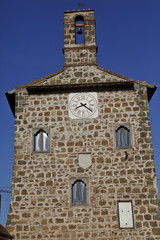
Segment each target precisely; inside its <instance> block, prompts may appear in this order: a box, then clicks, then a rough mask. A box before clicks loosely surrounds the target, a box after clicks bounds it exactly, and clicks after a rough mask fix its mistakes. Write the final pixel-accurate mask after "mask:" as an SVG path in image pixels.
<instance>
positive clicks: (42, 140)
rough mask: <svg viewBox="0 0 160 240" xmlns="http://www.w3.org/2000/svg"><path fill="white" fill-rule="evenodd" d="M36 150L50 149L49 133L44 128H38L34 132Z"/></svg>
mask: <svg viewBox="0 0 160 240" xmlns="http://www.w3.org/2000/svg"><path fill="white" fill-rule="evenodd" d="M34 151H35V152H47V151H48V134H47V133H46V132H45V131H44V130H42V129H41V130H38V131H37V132H36V133H35V134H34Z"/></svg>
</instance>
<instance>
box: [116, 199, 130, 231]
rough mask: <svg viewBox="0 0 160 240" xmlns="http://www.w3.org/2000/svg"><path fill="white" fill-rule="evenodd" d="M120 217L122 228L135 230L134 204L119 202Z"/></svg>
mask: <svg viewBox="0 0 160 240" xmlns="http://www.w3.org/2000/svg"><path fill="white" fill-rule="evenodd" d="M118 216H119V227H120V228H133V209H132V202H131V201H130V202H118Z"/></svg>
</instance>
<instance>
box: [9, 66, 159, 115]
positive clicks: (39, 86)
mask: <svg viewBox="0 0 160 240" xmlns="http://www.w3.org/2000/svg"><path fill="white" fill-rule="evenodd" d="M94 68H95V70H98V71H100V72H103V73H106V74H108V75H110V76H111V77H113V76H114V77H116V78H117V79H118V80H116V81H113V80H112V82H110V81H106V82H103V83H96V84H94V83H92V84H91V83H90V84H88V83H84V84H78V83H75V84H70V83H69V84H67V83H66V84H60V85H57V84H54V85H52V84H49V85H48V84H45V85H44V83H45V82H46V81H48V80H50V79H52V78H54V77H56V76H58V75H59V74H62V73H65V71H66V70H67V69H68V68H63V69H61V70H59V71H57V72H54V73H52V74H50V75H47V76H45V77H43V78H40V79H37V80H35V81H33V82H31V83H28V84H25V85H23V86H17V87H16V88H15V89H13V90H11V91H8V92H6V97H7V100H8V102H9V105H10V107H11V110H12V112H13V114H14V108H15V92H16V90H17V89H21V88H26V89H27V90H30V91H32V92H33V91H42V90H44V89H45V91H46V90H47V89H50V90H51V89H52V91H53V90H58V89H59V90H61V91H60V92H62V91H66V89H67V88H68V89H71V87H72V88H74V89H75V88H76V86H77V87H80V86H81V88H82V89H83V90H84V89H85V85H88V88H89V87H91V88H94V89H95V87H98V88H99V89H100V88H101V89H102V88H103V87H106V86H107V87H109V85H110V86H111V87H113V86H115V87H116V88H117V87H120V85H123V87H124V86H128V84H132V85H133V84H134V83H138V84H140V85H142V86H145V87H146V88H147V93H148V101H150V99H151V98H152V96H153V94H154V92H155V90H156V88H157V86H155V85H152V84H149V83H147V82H145V81H137V80H133V79H131V78H128V77H125V76H123V75H120V74H117V73H114V72H112V71H109V70H107V69H104V68H101V67H98V66H94ZM82 85H84V86H82ZM130 86H131V85H130Z"/></svg>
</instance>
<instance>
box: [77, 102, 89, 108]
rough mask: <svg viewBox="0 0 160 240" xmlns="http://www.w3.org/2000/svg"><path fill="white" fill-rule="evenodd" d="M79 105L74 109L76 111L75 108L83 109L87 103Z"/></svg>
mask: <svg viewBox="0 0 160 240" xmlns="http://www.w3.org/2000/svg"><path fill="white" fill-rule="evenodd" d="M80 104H81V105H80V106H78V107H76V109H77V108H80V107H85V106H86V104H87V103H84V104H83V103H80Z"/></svg>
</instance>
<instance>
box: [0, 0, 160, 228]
mask: <svg viewBox="0 0 160 240" xmlns="http://www.w3.org/2000/svg"><path fill="white" fill-rule="evenodd" d="M79 2H81V3H82V4H85V9H88V8H90V9H94V10H95V17H96V37H97V38H96V39H97V45H98V55H97V62H98V65H99V66H100V67H103V68H106V69H108V70H110V71H113V72H115V73H119V74H122V75H124V76H126V77H129V78H132V79H135V80H145V81H147V82H148V83H151V84H154V85H157V86H158V85H160V84H159V78H160V77H159V68H160V13H159V9H160V1H159V0H99V1H98V0H83V1H80V0H58V1H54V0H14V1H13V0H0V29H1V37H0V82H1V91H0V116H1V117H0V129H1V134H2V136H1V139H0V147H1V149H0V150H1V157H0V189H1V188H4V187H9V186H11V179H12V167H13V155H14V117H13V115H12V112H11V110H10V108H9V105H8V102H7V99H6V97H5V92H6V91H9V90H11V89H14V88H15V86H19V85H23V84H27V83H29V82H32V81H34V80H36V79H39V78H42V77H44V76H46V75H49V74H51V73H53V72H55V71H57V70H60V69H62V68H63V63H64V57H63V52H62V48H63V13H64V11H67V10H73V9H74V10H77V9H78V8H79V7H78V3H79ZM150 118H151V127H152V137H153V146H154V155H155V166H156V173H157V178H158V179H160V127H159V122H160V89H159V88H158V89H157V90H156V92H155V94H154V96H153V97H152V99H151V102H150ZM158 182H159V192H160V181H158ZM9 201H10V194H7V193H3V194H2V209H1V216H0V223H1V224H3V225H5V223H6V219H7V214H8V208H9Z"/></svg>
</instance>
